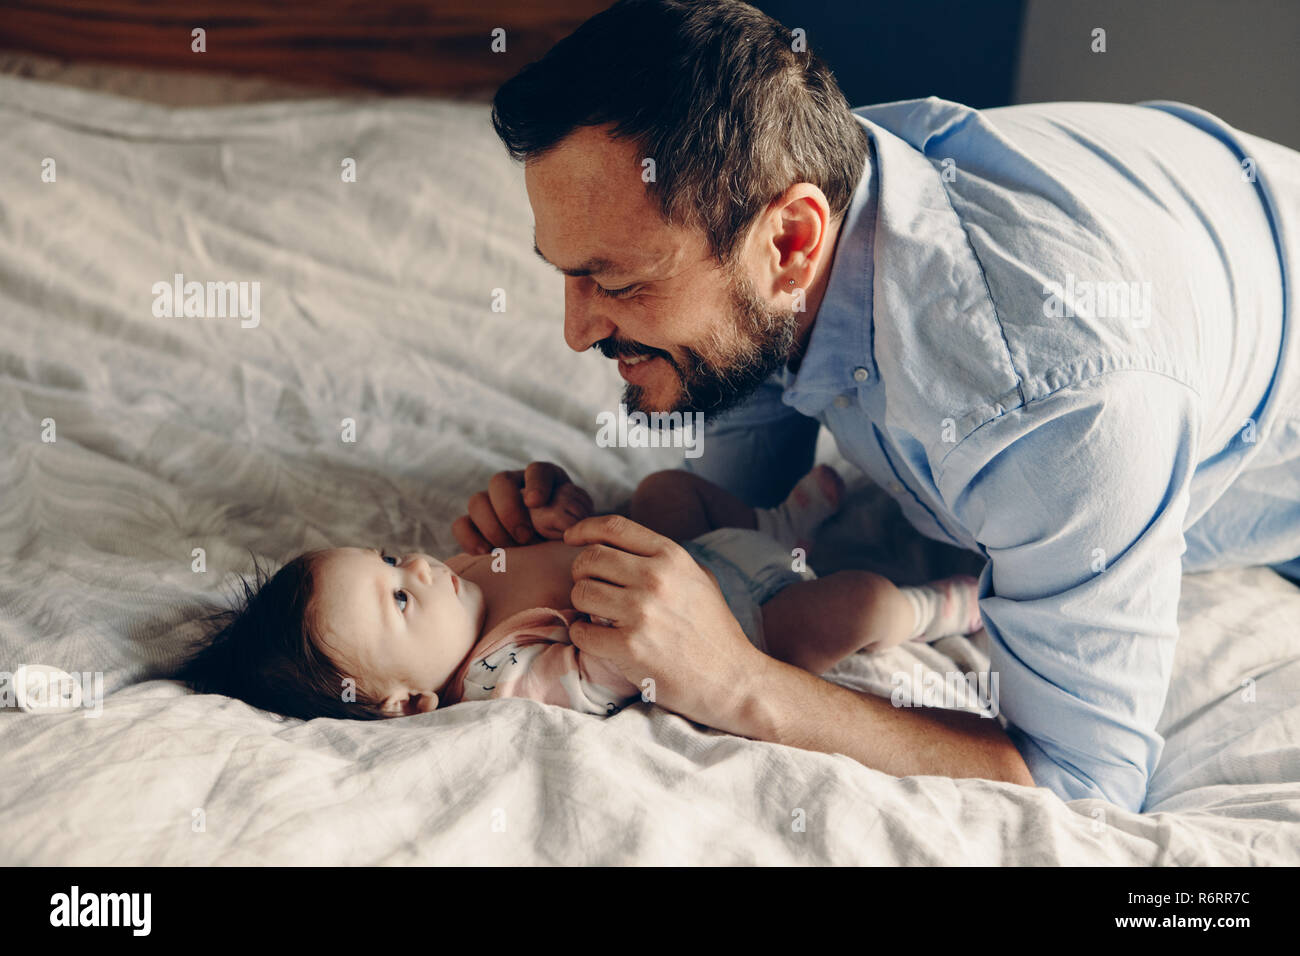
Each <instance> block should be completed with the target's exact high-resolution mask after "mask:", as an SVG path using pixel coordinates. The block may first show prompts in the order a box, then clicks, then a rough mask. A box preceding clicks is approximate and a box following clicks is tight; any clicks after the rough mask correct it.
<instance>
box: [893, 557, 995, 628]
mask: <svg viewBox="0 0 1300 956" xmlns="http://www.w3.org/2000/svg"><path fill="white" fill-rule="evenodd" d="M898 590H900V591H902V592H903V595H904V596H905V597H906V598H907V599H908V600H909V601H911V602H912V608H913V610H915V611H916V627H915V628H914V629H913V631H912V636H911V637H909V638H908V640H911V641H924V642H925V643H927V644H928V643H929V642H930V641H937V640H938V639H939V638H941V637H947V636H949V635H950V634H974V633H975V632H976V631H978V630H979V629H980V628H981V627H983V626H984V621H983V619H982V618H981V617H980V602H979V582H978V581H976V580H975V579H974V578H972V577H970V576H969V575H965V574H959V575H957V576H955V577H951V578H944V579H943V580H941V581H931V582H930V583H929V584H922V585H920V586H919V587H907V588H899V589H898Z"/></svg>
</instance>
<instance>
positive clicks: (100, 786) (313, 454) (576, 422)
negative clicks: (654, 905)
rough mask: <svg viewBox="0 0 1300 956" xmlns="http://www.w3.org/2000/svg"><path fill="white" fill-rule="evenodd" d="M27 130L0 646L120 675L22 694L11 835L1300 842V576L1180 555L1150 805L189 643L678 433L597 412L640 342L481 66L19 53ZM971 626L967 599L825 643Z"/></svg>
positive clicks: (696, 848)
mask: <svg viewBox="0 0 1300 956" xmlns="http://www.w3.org/2000/svg"><path fill="white" fill-rule="evenodd" d="M0 148H2V152H0V155H3V156H4V161H3V163H2V164H0V409H2V413H0V414H2V416H3V418H2V420H0V442H2V443H3V445H2V448H0V489H2V491H0V494H3V505H4V506H3V509H2V511H0V670H5V671H12V670H13V669H14V668H15V667H17V666H18V665H19V664H23V663H43V664H54V665H58V666H60V667H63V668H65V669H67V670H69V671H76V672H83V671H103V672H104V673H105V675H106V682H107V690H108V692H109V697H108V699H107V701H106V702H105V703H104V707H103V711H102V715H101V716H99V717H97V718H86V717H85V716H83V715H82V714H64V715H57V716H55V715H26V714H19V713H14V712H5V713H0V760H2V761H3V772H0V863H11V864H12V863H61V864H103V863H113V864H129V863H149V864H164V863H179V864H239V863H306V864H325V863H343V864H365V863H434V862H438V863H625V862H639V863H745V862H753V863H835V864H858V863H872V864H875V863H879V864H888V863H908V864H923V863H978V864H997V863H1002V864H1015V863H1082V864H1183V865H1186V864H1239V863H1288V864H1295V863H1300V825H1298V824H1300V635H1298V633H1297V631H1298V630H1300V625H1298V624H1297V622H1300V589H1297V588H1295V587H1294V586H1292V585H1290V584H1288V583H1287V582H1285V581H1284V580H1283V579H1281V578H1280V577H1278V576H1277V575H1275V574H1274V573H1273V572H1271V571H1269V570H1266V569H1248V570H1239V571H1228V572H1220V573H1215V574H1210V575H1199V576H1187V577H1186V578H1185V580H1184V598H1183V612H1182V620H1183V637H1182V639H1181V640H1180V643H1179V649H1178V660H1177V666H1176V668H1175V676H1174V681H1173V685H1172V688H1171V690H1170V694H1169V699H1168V704H1167V707H1166V712H1165V715H1164V718H1163V720H1162V731H1163V732H1164V733H1165V734H1166V735H1167V736H1168V744H1167V748H1166V752H1165V755H1164V759H1163V760H1162V762H1161V765H1160V768H1159V771H1158V772H1157V774H1156V776H1155V778H1154V780H1153V781H1152V785H1151V796H1150V800H1149V812H1148V813H1146V814H1143V815H1137V814H1132V813H1128V812H1125V811H1122V810H1119V809H1117V808H1114V807H1110V806H1108V805H1106V804H1103V803H1101V802H1098V801H1077V802H1074V803H1071V804H1068V805H1067V804H1064V803H1062V802H1061V801H1060V800H1059V799H1058V798H1057V797H1056V796H1054V795H1053V794H1051V793H1050V792H1048V791H1046V790H1042V789H1027V788H1018V787H1014V786H1010V785H1004V784H996V783H990V782H986V781H978V780H963V781H953V780H948V779H944V778H939V777H917V778H909V779H902V780H899V779H894V778H892V777H889V776H887V775H885V774H882V773H879V772H876V771H873V770H870V769H867V768H865V767H863V766H861V765H859V764H857V763H855V762H854V761H852V760H850V759H849V758H847V757H843V756H839V755H825V754H815V753H809V752H804V751H799V750H795V749H791V748H787V747H781V746H776V745H771V744H766V743H760V742H755V741H749V740H744V739H740V738H736V737H731V736H727V735H724V734H719V733H716V732H713V731H708V730H704V729H702V728H700V727H698V726H697V725H694V724H692V723H690V722H689V721H686V720H683V719H682V718H680V717H677V716H675V715H673V714H670V713H667V712H665V711H662V710H657V709H653V708H650V707H648V706H646V705H637V706H634V707H631V708H628V709H627V710H625V711H623V712H622V713H620V714H618V715H617V716H615V717H613V718H611V719H608V720H601V719H594V718H591V717H587V716H583V715H579V714H576V713H573V712H570V711H566V710H562V709H560V708H557V707H548V706H545V705H541V704H537V703H534V702H531V701H523V700H510V701H501V702H488V703H467V704H463V705H459V706H456V707H453V708H449V709H447V710H443V711H438V712H435V713H432V714H426V715H421V716H418V717H412V718H409V719H404V720H400V721H394V722H387V723H382V724H374V723H361V722H350V721H331V720H317V721H312V722H310V723H306V724H304V723H301V722H298V721H291V720H280V719H277V718H275V717H273V716H271V715H268V714H265V713H262V712H259V711H256V710H254V709H252V708H250V707H248V706H246V705H244V704H242V703H239V702H236V701H232V700H229V699H225V698H220V697H215V696H199V695H194V694H191V693H189V692H188V691H187V690H185V689H184V688H182V687H181V686H180V685H178V684H176V683H174V682H172V681H168V680H165V679H161V678H164V677H165V675H166V674H168V673H169V672H170V669H171V668H172V667H174V665H175V663H176V661H177V655H178V653H179V651H180V649H181V647H182V645H183V643H184V642H185V641H186V640H188V639H190V638H192V637H193V636H194V635H195V634H196V633H197V630H196V628H197V626H198V625H197V624H196V617H197V615H198V614H199V613H200V612H201V608H200V606H199V604H200V601H201V600H204V599H206V600H209V601H216V600H219V599H220V598H221V596H222V595H223V594H226V593H229V587H230V585H231V583H232V581H233V577H232V576H233V574H234V573H235V572H238V571H246V570H247V569H248V567H249V563H250V560H249V553H250V552H252V553H253V554H256V555H259V556H261V557H263V558H265V559H267V560H270V561H272V562H275V561H280V560H283V559H285V558H288V557H290V556H292V555H293V554H296V553H298V552H299V551H301V550H303V549H305V548H310V547H320V546H328V545H339V544H350V543H351V544H367V545H369V544H374V545H384V546H392V547H397V546H411V547H419V548H421V549H423V550H428V551H430V552H432V553H435V554H449V553H452V552H453V551H454V550H455V549H454V542H453V540H452V538H451V536H450V534H449V532H448V530H447V528H448V524H449V522H450V520H451V519H452V518H453V517H455V516H456V515H457V514H459V513H460V512H461V510H462V507H463V503H464V500H465V498H466V497H467V496H468V494H469V493H470V492H472V491H474V490H476V489H478V488H480V487H482V486H483V483H484V481H485V479H486V478H487V476H488V475H490V474H491V473H492V472H494V471H496V470H498V469H500V468H504V467H517V466H519V465H520V464H521V463H523V462H526V461H528V460H531V459H534V458H545V459H551V460H555V461H559V462H561V463H563V464H564V465H565V466H566V467H567V468H569V469H570V471H571V473H573V474H574V475H578V476H581V479H582V480H583V482H584V483H585V484H586V485H587V487H589V488H590V489H591V490H592V492H593V494H594V496H595V497H596V499H597V504H598V505H599V506H602V507H605V506H612V505H613V504H615V503H616V502H617V501H619V500H621V499H623V498H625V497H626V495H627V494H628V493H629V492H630V490H631V489H632V487H634V485H635V482H636V480H637V479H638V478H639V477H640V476H641V475H642V474H645V473H647V472H649V471H652V470H655V469H657V468H661V467H669V466H671V465H672V464H673V462H674V460H675V456H674V454H673V453H672V452H667V451H660V452H654V453H649V452H645V451H632V450H615V449H604V448H598V447H596V445H595V443H594V440H593V436H594V434H595V430H596V428H595V420H594V416H595V413H596V412H597V411H599V410H600V409H609V408H613V407H614V405H615V404H616V402H617V397H618V392H619V382H618V380H617V376H616V375H615V374H614V373H613V371H612V370H611V369H610V368H609V367H608V365H609V363H607V362H603V361H601V360H599V359H597V358H596V357H595V356H592V355H584V356H578V355H574V354H573V353H571V352H569V351H568V349H566V348H565V347H564V345H563V342H562V340H561V336H560V309H561V287H560V283H559V280H558V278H557V277H556V276H555V275H554V273H552V272H551V270H550V269H549V267H547V266H546V265H545V264H543V263H541V262H539V261H538V260H536V259H535V257H533V255H532V252H531V223H532V219H531V215H530V213H529V210H528V206H527V202H526V197H525V194H524V190H523V185H522V173H521V172H520V171H519V169H518V168H516V167H514V166H512V165H511V164H510V163H509V161H508V159H507V158H506V156H505V155H504V153H503V151H502V150H501V148H500V146H499V144H498V142H497V141H496V139H495V137H494V136H493V135H492V132H491V129H490V127H489V125H488V122H487V110H486V108H485V107H483V106H478V105H467V104H449V103H437V102H420V101H405V102H396V101H386V102H382V103H369V104H364V105H359V104H355V103H347V102H343V101H322V102H312V103H301V102H296V103H285V104H264V105H258V106H241V107H235V108H229V109H213V110H192V111H169V110H165V109H162V108H159V107H154V106H149V105H144V104H140V103H135V102H132V101H127V100H121V99H115V98H112V97H109V96H105V95H102V94H96V93H90V92H84V91H78V90H70V89H63V88H59V87H55V86H50V85H45V84H41V83H37V82H32V81H24V80H19V79H15V78H6V77H0ZM47 158H49V159H52V160H54V163H55V169H56V172H57V181H56V182H54V183H45V182H42V180H41V169H42V162H43V160H45V159H47ZM345 158H353V159H355V160H356V162H357V179H358V181H357V182H356V183H355V184H349V183H343V182H342V181H341V178H340V170H341V163H342V161H343V160H344V159H345ZM178 272H179V273H182V274H183V275H184V276H185V278H186V280H198V281H201V282H206V281H253V280H256V281H259V282H260V283H261V312H262V315H261V323H260V325H259V326H258V327H257V328H255V329H244V328H241V327H240V323H239V320H238V319H233V318H226V319H220V318H213V319H204V318H156V317H154V315H153V314H152V311H151V305H152V302H153V298H154V296H153V293H152V291H151V289H152V286H153V284H154V283H155V282H159V281H171V279H172V276H173V275H174V274H175V273H178ZM496 289H503V290H505V295H506V311H505V312H504V313H501V312H494V311H492V302H493V295H494V290H496ZM346 418H351V419H353V420H355V423H356V437H357V440H356V442H355V443H345V442H343V441H342V440H341V434H342V428H343V426H342V422H343V420H344V419H346ZM47 419H52V420H53V422H54V429H55V439H56V440H55V441H54V442H52V443H51V442H46V441H42V432H43V431H46V432H48V426H47V425H43V422H45V421H46V420H47ZM864 514H865V512H864ZM854 521H858V522H860V525H854ZM870 526H871V524H870V516H867V517H865V518H864V517H863V515H862V514H859V515H858V516H857V517H856V518H855V517H854V516H853V515H850V516H848V517H846V518H845V519H844V520H842V521H841V523H840V525H839V537H840V540H841V541H842V540H844V539H845V538H846V537H847V538H849V539H850V540H851V539H852V537H853V534H852V532H853V529H855V527H861V528H862V529H866V530H864V531H863V533H864V535H866V534H869V528H870ZM846 529H847V531H846ZM883 544H884V545H885V546H886V547H889V546H891V543H890V542H885V543H883ZM881 545H882V543H881V542H873V543H872V544H871V545H870V546H868V545H867V544H865V543H864V544H863V546H862V549H863V553H864V555H865V554H866V553H867V552H868V551H870V550H871V548H872V547H875V548H876V549H877V553H878V549H879V547H880V546H881ZM899 547H900V548H901V547H902V545H901V544H899ZM195 548H203V549H204V551H205V558H206V568H207V570H206V572H204V573H195V572H194V571H193V570H192V562H193V560H194V558H193V550H194V549H195ZM982 660H983V657H982V654H981V651H980V649H979V647H978V644H977V642H971V641H967V640H965V639H949V640H946V641H944V642H941V643H940V644H939V645H936V646H935V647H933V648H925V647H922V648H914V649H899V650H896V651H894V652H891V654H890V655H888V656H886V657H880V658H874V659H872V658H867V657H865V656H860V655H859V656H858V657H856V658H854V659H852V660H851V661H849V662H846V663H845V664H844V665H842V666H841V668H840V669H839V670H838V671H837V672H836V677H837V679H839V680H841V681H843V682H845V683H848V684H849V685H850V686H857V687H861V688H864V689H868V688H869V689H874V690H876V691H877V692H881V693H888V692H889V691H890V690H891V689H892V686H893V684H892V681H891V678H892V675H893V674H894V673H896V672H900V671H902V672H907V673H909V674H910V673H911V669H912V665H913V663H914V662H920V663H921V664H923V665H924V666H926V667H931V668H935V669H937V670H940V671H946V670H952V669H954V667H955V668H957V669H960V670H962V671H969V670H973V669H975V668H977V667H978V666H979V665H980V663H981V662H982ZM798 821H802V823H803V829H802V830H800V829H799V828H797V827H796V826H795V824H796V822H798Z"/></svg>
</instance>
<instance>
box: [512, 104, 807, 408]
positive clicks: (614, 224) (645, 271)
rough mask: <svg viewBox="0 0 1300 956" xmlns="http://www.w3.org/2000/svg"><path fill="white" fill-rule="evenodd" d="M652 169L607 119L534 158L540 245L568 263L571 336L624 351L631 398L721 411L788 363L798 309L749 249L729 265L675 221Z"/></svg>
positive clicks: (611, 353) (532, 183)
mask: <svg viewBox="0 0 1300 956" xmlns="http://www.w3.org/2000/svg"><path fill="white" fill-rule="evenodd" d="M641 170H642V162H641V157H640V156H639V155H637V151H636V147H635V146H634V145H633V144H632V143H631V142H630V141H627V140H624V141H614V140H611V139H609V138H608V136H606V134H605V133H604V132H602V131H601V130H600V129H598V128H595V127H582V128H579V129H578V130H576V131H575V132H574V133H572V134H571V135H570V136H569V137H568V138H567V139H565V140H564V142H562V143H561V144H560V145H559V146H558V147H557V148H556V149H555V150H553V151H552V152H550V153H549V154H547V155H545V156H543V157H542V158H541V159H538V160H536V161H534V162H532V163H530V164H529V165H528V166H527V168H526V171H525V182H526V185H527V188H528V198H529V202H530V203H531V204H532V207H533V216H534V219H535V226H536V228H535V236H536V247H537V252H538V254H539V255H541V256H542V258H544V259H546V260H547V261H548V262H550V263H552V264H553V265H555V266H556V267H557V268H559V269H560V270H561V271H562V272H564V273H565V275H566V278H565V280H564V337H565V341H566V342H568V344H569V347H570V348H572V349H574V350H575V351H579V352H581V351H585V350H586V349H589V348H592V347H593V346H595V347H596V348H598V349H599V350H600V351H601V353H602V354H603V355H604V356H605V357H606V358H609V359H619V374H621V375H622V376H623V379H624V381H626V382H627V388H626V390H625V392H624V398H623V400H624V402H625V403H626V404H627V406H628V408H629V409H631V410H636V411H642V412H647V413H649V412H668V411H680V412H696V411H700V412H704V413H706V414H717V413H719V412H721V411H723V410H724V409H726V408H730V407H732V406H733V405H736V404H737V403H739V402H740V401H742V400H743V399H744V398H745V397H746V396H748V395H749V394H750V393H751V392H752V391H753V390H754V389H755V388H757V387H758V385H760V384H761V383H762V382H763V381H764V380H765V379H767V378H768V376H770V375H771V374H772V373H773V372H774V371H775V370H776V369H778V368H780V367H781V365H782V363H783V362H784V361H785V360H786V358H787V356H788V355H789V354H790V350H791V348H792V346H793V344H794V341H795V338H796V335H797V332H798V329H799V323H798V320H797V316H796V315H795V314H794V313H793V312H792V310H791V308H790V302H791V299H790V298H789V297H787V296H774V297H773V299H772V300H771V301H769V300H767V299H764V298H763V296H762V295H760V293H759V292H758V290H757V289H756V288H755V284H754V282H753V281H752V279H751V278H750V277H749V274H748V273H747V271H746V258H745V256H744V253H743V252H742V255H741V257H740V259H739V262H738V263H737V265H736V266H735V267H733V268H731V269H724V268H722V267H721V266H719V264H718V263H717V262H716V260H714V259H713V258H712V257H711V256H710V255H709V253H708V243H707V240H706V239H705V237H704V233H703V232H702V231H700V230H690V229H685V228H681V227H673V226H668V225H666V224H665V223H664V222H663V221H662V220H661V219H660V217H659V213H658V210H657V207H656V206H655V205H654V204H653V203H652V202H651V201H650V198H649V196H648V195H647V193H646V186H645V184H644V183H643V182H642V180H641ZM743 248H747V247H743V246H742V249H743ZM757 255H758V256H761V251H760V252H759V253H758V254H757Z"/></svg>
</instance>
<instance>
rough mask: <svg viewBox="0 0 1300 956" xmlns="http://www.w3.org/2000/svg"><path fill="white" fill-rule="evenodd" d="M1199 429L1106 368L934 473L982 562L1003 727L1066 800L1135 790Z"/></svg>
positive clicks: (1173, 386)
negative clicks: (978, 548) (984, 558)
mask: <svg viewBox="0 0 1300 956" xmlns="http://www.w3.org/2000/svg"><path fill="white" fill-rule="evenodd" d="M1199 427H1200V413H1199V408H1198V398H1197V396H1196V393H1195V392H1194V391H1192V390H1191V389H1190V388H1189V387H1188V386H1186V385H1183V384H1181V383H1180V382H1177V381H1175V380H1174V379H1172V378H1168V377H1166V376H1163V375H1160V374H1157V373H1154V372H1148V371H1119V372H1112V373H1109V374H1106V375H1102V376H1099V377H1097V378H1094V379H1090V380H1089V381H1087V382H1084V383H1081V384H1078V385H1074V386H1069V387H1066V388H1062V389H1060V390H1058V391H1057V392H1054V393H1052V394H1051V395H1049V396H1047V397H1045V398H1042V399H1039V400H1037V401H1034V402H1031V403H1029V404H1028V405H1026V406H1024V407H1023V408H1020V409H1017V410H1015V411H1012V412H1009V413H1007V414H1005V415H1003V416H1001V417H999V418H997V419H994V420H993V421H991V422H989V423H987V424H985V425H984V426H982V427H981V428H979V429H977V430H976V431H975V432H973V433H972V434H971V435H970V436H969V437H967V438H966V439H965V440H964V441H963V442H962V443H961V444H959V445H958V446H957V447H956V448H955V449H954V450H953V451H952V453H951V454H950V455H949V456H948V457H947V459H945V461H944V464H943V466H942V469H943V470H942V478H941V487H943V488H944V489H945V497H946V498H948V500H949V501H951V502H952V503H953V504H952V506H953V510H954V513H955V514H956V515H957V516H958V517H959V518H960V519H961V520H962V522H963V523H964V524H965V526H966V527H967V528H968V529H969V530H970V531H971V533H972V534H973V535H974V536H975V538H976V540H977V541H979V542H980V544H981V546H982V547H983V548H984V549H985V551H986V553H987V555H988V558H989V564H988V565H987V566H986V569H985V571H984V575H983V577H982V578H981V581H980V594H981V600H980V610H981V612H982V614H983V617H984V622H985V625H986V628H987V630H988V634H989V637H990V655H989V657H990V665H989V666H990V675H989V676H990V683H991V686H993V687H996V690H997V699H998V704H999V707H1000V710H1001V715H1002V716H1003V717H1004V718H1005V719H1006V721H1007V722H1008V726H1007V732H1008V735H1009V736H1010V738H1011V740H1012V741H1013V742H1014V744H1015V745H1016V747H1017V749H1018V750H1019V751H1020V754H1021V756H1022V757H1023V758H1024V761H1025V764H1026V766H1027V767H1028V769H1029V772H1030V774H1031V775H1032V776H1033V778H1034V781H1035V783H1037V784H1038V785H1039V786H1042V787H1047V788H1049V789H1051V790H1052V791H1054V792H1055V793H1056V794H1058V795H1059V796H1060V797H1061V798H1062V799H1064V800H1075V799H1080V798H1085V797H1095V798H1100V799H1104V800H1108V801H1110V802H1111V803H1114V804H1116V805H1118V806H1121V807H1124V808H1126V809H1129V810H1132V811H1134V812H1138V811H1140V810H1141V808H1142V805H1143V802H1144V800H1145V798H1146V789H1147V782H1148V780H1149V778H1150V776H1151V774H1152V772H1153V771H1154V770H1155V767H1156V763H1157V761H1158V760H1159V758H1160V754H1161V750H1162V749H1163V746H1164V740H1163V738H1162V737H1160V736H1159V734H1157V733H1156V730H1155V728H1156V725H1157V722H1158V721H1159V719H1160V713H1161V711H1162V710H1163V708H1164V702H1165V695H1166V693H1167V691H1168V687H1169V678H1170V673H1171V670H1172V666H1173V659H1174V645H1175V643H1176V641H1177V638H1178V600H1179V593H1180V589H1181V585H1182V554H1183V551H1184V550H1185V544H1184V539H1183V522H1184V518H1185V516H1186V514H1187V511H1188V503H1189V485H1190V481H1191V476H1192V473H1193V471H1194V470H1195V458H1196V455H1195V450H1196V448H1197V441H1198V438H1199ZM949 495H951V497H949ZM994 680H996V682H997V683H996V684H993V683H992V682H993V681H994Z"/></svg>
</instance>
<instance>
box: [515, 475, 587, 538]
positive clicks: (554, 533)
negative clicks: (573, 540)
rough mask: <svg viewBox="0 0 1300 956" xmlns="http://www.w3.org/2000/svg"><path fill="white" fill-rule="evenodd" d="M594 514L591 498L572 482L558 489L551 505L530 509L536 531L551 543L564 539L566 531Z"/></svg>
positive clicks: (529, 514)
mask: <svg viewBox="0 0 1300 956" xmlns="http://www.w3.org/2000/svg"><path fill="white" fill-rule="evenodd" d="M593 513H594V509H593V506H592V502H591V496H590V495H588V494H587V492H585V491H583V490H582V489H581V488H579V487H578V486H577V485H575V484H573V483H572V482H570V483H569V484H566V485H561V486H560V487H559V488H558V489H556V491H555V494H554V495H553V496H552V497H551V502H550V504H548V505H546V506H544V507H541V508H529V509H528V517H529V518H530V519H531V520H532V522H533V528H534V530H536V532H537V533H538V534H539V535H541V536H542V537H543V538H546V539H548V540H551V541H554V540H557V539H559V538H563V537H564V532H565V531H567V530H568V529H569V528H571V527H573V525H575V524H577V523H578V522H579V521H581V520H582V519H583V518H590V517H591V516H592V514H593Z"/></svg>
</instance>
